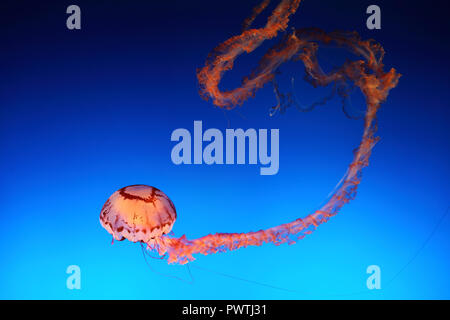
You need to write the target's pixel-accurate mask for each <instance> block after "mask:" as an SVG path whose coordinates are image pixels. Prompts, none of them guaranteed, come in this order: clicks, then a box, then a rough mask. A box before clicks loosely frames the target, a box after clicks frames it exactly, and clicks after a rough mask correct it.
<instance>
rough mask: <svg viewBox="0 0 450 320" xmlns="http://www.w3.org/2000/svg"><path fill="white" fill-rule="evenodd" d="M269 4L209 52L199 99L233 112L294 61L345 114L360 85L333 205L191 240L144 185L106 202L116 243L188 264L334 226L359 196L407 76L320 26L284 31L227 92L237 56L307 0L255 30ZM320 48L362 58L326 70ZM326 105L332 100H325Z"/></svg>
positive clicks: (284, 2)
mask: <svg viewBox="0 0 450 320" xmlns="http://www.w3.org/2000/svg"><path fill="white" fill-rule="evenodd" d="M269 2H270V0H264V1H263V2H262V3H261V4H260V5H259V6H257V7H256V8H255V9H254V10H253V13H252V15H251V16H250V17H249V18H248V19H246V20H245V22H244V25H243V30H242V33H241V34H240V35H236V36H233V37H231V38H229V39H228V40H226V41H224V42H223V43H221V44H220V45H218V46H217V47H216V48H215V49H214V50H213V51H212V52H211V53H210V54H209V56H208V58H207V60H206V63H205V66H204V67H203V68H201V69H199V70H198V72H197V79H198V82H199V88H200V95H201V97H203V98H204V99H205V100H211V101H212V103H213V104H214V105H215V106H216V107H219V108H224V109H232V108H234V107H236V106H239V105H242V104H243V103H244V102H245V101H246V100H247V99H249V98H251V97H254V96H255V93H256V91H257V90H259V89H260V88H262V87H263V86H264V85H265V84H267V83H270V82H273V80H274V77H275V74H276V72H277V70H278V67H279V66H280V65H282V64H283V63H285V62H286V61H289V60H292V61H300V62H302V63H303V64H304V66H305V73H306V76H305V80H306V81H307V82H308V83H310V84H311V85H312V86H313V87H318V86H327V85H333V86H334V88H336V90H335V91H336V93H337V94H338V95H339V96H340V98H341V100H342V102H343V104H344V105H343V109H344V111H345V101H346V98H347V96H348V94H349V92H348V90H346V89H345V88H347V87H355V88H359V89H360V90H361V92H362V94H363V95H364V96H365V100H366V105H367V106H366V112H365V115H364V119H363V120H364V128H363V133H362V137H361V141H360V143H359V145H358V146H357V148H356V149H355V150H354V151H353V159H352V161H351V162H350V164H349V165H348V167H347V171H346V172H345V174H344V177H343V178H342V179H341V180H340V181H339V183H338V185H337V186H336V188H335V189H334V190H333V192H332V193H331V194H330V195H329V196H328V199H327V201H326V202H325V203H324V204H323V205H322V206H321V207H320V208H319V209H318V210H316V211H314V212H313V213H311V214H309V215H306V216H305V217H304V218H298V219H296V220H294V221H291V222H288V223H284V224H281V225H278V226H274V227H272V228H268V229H265V230H259V231H250V232H247V233H214V234H208V235H206V236H203V237H200V238H197V239H192V240H190V239H188V238H187V237H186V236H185V235H183V236H181V237H179V238H177V237H174V236H171V235H170V234H169V232H170V230H171V229H172V227H173V224H174V222H175V219H176V211H175V207H174V205H173V203H172V201H170V199H169V198H168V197H167V196H166V195H165V194H164V193H163V192H162V191H160V190H158V189H156V188H153V187H149V186H143V185H139V186H130V187H126V188H122V189H120V190H118V191H116V192H115V193H114V194H113V195H112V196H111V197H110V198H109V199H108V201H106V203H105V205H104V206H103V209H102V211H101V214H100V221H101V224H102V226H103V227H104V228H105V229H106V230H107V231H108V232H109V233H111V234H112V235H113V237H114V239H117V240H123V239H128V240H130V241H132V242H141V243H145V244H147V248H148V249H149V250H155V251H156V252H157V253H158V254H159V255H161V256H163V257H165V256H167V262H168V263H179V264H186V263H188V262H189V261H192V260H194V259H195V258H194V255H195V254H204V255H208V254H214V253H219V252H225V251H228V250H236V249H239V248H245V247H247V246H260V245H262V244H264V243H273V244H275V245H280V244H283V243H287V244H293V243H295V242H296V241H298V240H300V239H302V238H304V237H305V236H306V235H309V234H311V233H312V232H313V231H314V230H316V228H317V227H318V226H319V225H321V224H323V223H325V222H327V221H329V219H330V218H331V217H333V216H335V215H336V214H338V213H339V211H340V210H341V209H342V207H344V205H346V204H347V203H349V202H350V201H351V200H353V199H354V198H355V197H356V193H357V189H358V186H359V185H360V183H361V179H362V170H363V169H364V168H365V167H367V166H368V165H369V158H370V155H371V153H372V149H373V147H374V146H375V144H376V143H377V141H378V139H379V138H378V137H377V136H375V133H376V131H377V124H376V115H377V112H378V110H379V109H380V106H381V103H383V102H385V101H386V99H387V97H388V95H389V92H390V90H391V89H392V88H394V87H396V86H397V83H398V80H399V78H400V76H401V75H400V74H399V73H397V71H396V70H395V69H394V68H391V69H390V70H389V71H385V70H384V65H383V57H384V53H385V52H384V49H383V47H382V46H381V45H380V44H378V43H377V42H375V41H374V40H371V39H369V40H362V39H361V38H360V37H359V35H358V34H357V33H356V32H343V31H334V32H330V33H327V32H325V31H322V30H320V29H317V28H303V29H299V30H294V31H293V32H292V33H288V34H286V35H285V36H284V37H283V38H282V40H281V41H280V42H279V43H278V44H276V45H275V46H273V47H272V48H270V49H269V50H268V52H267V53H266V54H265V55H264V56H263V57H262V58H261V60H260V61H259V63H258V64H257V66H256V68H255V69H254V70H253V71H252V72H251V73H250V74H249V75H248V76H245V77H244V78H243V79H242V82H241V85H240V86H239V87H237V88H235V89H231V90H228V91H221V90H220V88H219V84H220V82H221V79H222V77H223V75H224V73H225V72H227V71H229V70H231V69H232V68H233V65H234V62H235V60H236V58H237V57H238V56H240V55H241V54H243V53H246V54H250V53H251V52H253V51H254V50H255V49H256V48H258V47H259V46H260V45H261V44H262V43H263V42H264V41H265V40H268V39H273V38H275V37H276V36H277V34H278V33H279V32H282V31H285V30H286V28H287V26H288V22H289V18H290V16H291V15H292V14H294V13H295V12H296V11H297V8H298V6H299V4H300V2H301V0H281V1H280V2H279V4H278V5H277V7H276V8H275V9H274V10H273V12H272V13H271V15H270V16H269V18H268V20H267V23H266V24H265V26H263V27H261V28H252V27H251V24H252V23H253V21H254V20H255V18H256V16H257V15H259V14H260V13H261V12H262V11H263V10H265V9H266V8H267V7H268V4H269ZM320 45H324V46H327V45H333V46H337V47H340V48H343V49H346V50H348V51H350V52H351V53H353V54H354V55H355V56H357V57H358V59H357V60H354V61H351V60H348V61H346V62H345V63H344V64H343V65H342V66H341V67H339V68H335V69H333V70H332V71H330V72H329V73H325V72H324V71H323V69H322V68H321V67H320V65H319V61H318V58H317V51H318V49H319V46H320ZM279 100H280V101H281V99H279ZM327 100H328V97H327V99H325V100H324V101H323V103H325V102H326V101H327ZM323 103H322V102H321V103H318V104H316V105H322V104H323ZM282 109H283V105H282V104H281V103H279V104H278V105H277V106H276V107H275V108H274V109H273V110H272V112H271V114H274V112H275V111H276V110H280V111H281V110H282ZM307 109H308V110H310V109H312V108H307Z"/></svg>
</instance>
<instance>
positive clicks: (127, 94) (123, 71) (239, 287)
mask: <svg viewBox="0 0 450 320" xmlns="http://www.w3.org/2000/svg"><path fill="white" fill-rule="evenodd" d="M258 2H259V1H256V0H255V1H245V2H244V1H239V0H233V1H231V0H228V1H223V2H219V1H164V3H159V2H158V3H157V2H156V1H132V2H130V1H123V0H121V1H95V2H94V1H91V2H88V1H77V2H76V4H78V5H79V6H80V7H81V10H82V29H81V30H79V31H70V30H68V29H67V28H66V26H65V22H66V18H67V15H66V13H65V11H66V8H67V6H68V5H70V4H72V2H70V3H69V2H66V1H58V2H56V1H55V2H50V1H39V2H34V3H31V2H26V1H9V0H8V1H2V2H1V4H0V15H1V19H0V21H1V28H0V35H1V42H2V49H1V50H0V64H1V65H0V67H1V69H0V70H1V77H0V153H1V156H0V166H1V178H0V203H1V210H0V215H1V220H0V221H1V227H2V228H1V232H0V259H1V263H0V284H1V285H0V298H2V299H23V298H25V299H49V298H53V299H109V298H113V299H316V298H326V299H328V298H330V299H342V298H344V299H348V298H351V299H355V298H356V299H378V298H385V299H430V298H431V299H443V298H446V299H448V298H450V277H449V274H448V270H450V239H449V232H450V219H449V217H448V216H447V217H446V218H444V220H442V223H440V224H439V221H440V218H441V217H442V215H443V214H444V213H445V211H446V209H447V207H448V206H449V191H450V190H449V181H450V179H449V178H450V172H449V165H448V163H449V144H448V141H449V129H448V120H449V108H448V107H449V103H448V101H449V99H450V93H449V92H450V91H449V82H448V72H449V63H448V56H449V53H450V52H449V44H448V34H447V30H445V28H444V23H445V21H446V19H447V17H446V16H445V14H447V13H448V8H446V5H445V4H444V1H442V2H438V1H436V3H434V4H433V5H431V4H428V3H424V2H419V1H376V4H378V5H379V6H380V7H381V9H382V29H381V30H374V31H370V30H368V29H367V28H366V27H365V20H366V17H367V15H366V14H365V11H366V8H367V6H368V5H370V4H372V1H370V2H369V1H350V0H346V1H338V2H336V1H331V0H329V1H328V0H327V1H326V0H321V1H311V0H306V1H304V2H303V3H302V4H301V5H300V8H299V10H298V11H297V13H296V14H295V15H294V16H293V17H292V18H291V21H290V26H291V27H296V28H301V27H320V28H323V29H325V30H328V31H331V30H335V29H342V30H356V31H358V32H360V33H361V34H362V36H363V37H364V38H375V39H376V40H377V41H379V42H380V43H382V45H383V46H384V47H385V49H386V58H385V60H384V61H385V64H386V67H387V68H390V67H395V68H396V69H397V70H398V71H399V72H400V73H401V74H403V76H402V78H401V79H400V82H399V85H398V87H397V88H395V89H393V90H392V91H391V94H390V96H389V98H388V101H387V102H386V103H385V104H383V106H382V108H381V110H380V111H379V113H378V119H379V132H378V134H379V135H380V137H381V140H380V142H379V143H378V144H377V145H376V147H375V148H374V151H373V155H372V157H371V163H370V166H369V167H368V168H366V169H365V170H364V173H363V175H364V177H363V181H362V184H361V186H360V188H359V192H358V196H357V198H356V200H354V201H353V202H351V203H350V204H349V205H347V206H345V207H344V208H343V210H342V211H341V212H340V214H339V215H337V216H336V217H334V218H333V219H332V220H330V221H329V222H328V223H326V224H324V225H321V226H320V227H319V228H318V230H317V231H316V232H315V233H313V234H312V235H310V236H308V237H306V238H305V239H304V240H302V241H300V242H298V243H297V244H295V245H291V246H289V245H282V246H279V247H277V246H274V245H270V244H268V245H264V246H262V247H252V248H246V249H241V250H238V251H233V252H228V253H224V254H217V255H210V256H197V260H196V261H194V262H193V263H191V264H190V271H191V272H192V275H193V281H191V282H189V281H190V277H189V273H188V270H187V267H186V266H177V265H175V266H174V265H167V264H166V262H164V261H160V260H151V261H149V263H150V264H151V267H152V269H150V268H149V266H148V265H147V264H146V263H145V261H144V259H143V256H142V253H141V251H140V250H141V249H140V246H139V245H138V244H133V243H130V242H127V241H123V242H116V243H114V245H111V235H110V234H108V233H107V232H106V230H104V229H103V228H102V227H101V226H100V223H99V213H100V209H101V208H102V206H103V203H104V202H105V201H106V199H107V198H108V197H109V196H110V195H111V194H112V193H113V192H114V191H115V190H117V189H119V188H121V187H124V186H126V185H131V184H148V185H153V186H155V187H158V188H160V189H161V190H163V191H164V192H165V193H166V194H167V195H168V196H169V197H170V198H171V199H172V201H173V202H174V204H175V206H176V208H177V211H178V219H177V221H176V223H175V225H174V228H173V231H174V233H175V235H176V236H181V235H183V234H186V235H187V237H188V238H195V237H199V236H203V235H205V234H208V233H215V232H247V231H250V230H259V229H261V228H267V227H271V226H274V225H278V224H280V223H285V222H289V221H292V220H294V219H296V218H298V217H303V216H305V215H307V214H308V213H311V212H312V211H313V210H314V209H316V208H318V207H319V205H320V204H321V203H322V202H323V201H324V200H325V198H326V196H327V194H328V193H329V192H330V191H331V190H332V189H333V188H334V186H335V184H336V183H337V182H338V181H339V180H340V178H341V177H342V175H343V174H344V172H345V170H346V168H347V165H348V164H349V163H350V161H351V159H352V150H353V149H354V148H355V147H356V146H357V145H358V142H359V140H360V136H361V134H362V125H363V124H362V122H361V121H360V120H359V121H358V120H350V119H348V118H347V117H345V115H344V113H343V112H342V110H341V107H340V105H339V101H338V99H334V100H333V101H332V102H330V103H328V104H327V105H326V106H323V107H318V108H317V109H315V110H314V111H312V112H309V113H300V112H297V111H296V110H295V109H288V110H287V112H286V113H285V114H282V115H279V114H278V115H276V116H275V117H269V111H268V110H269V108H270V107H271V106H273V105H274V104H275V96H274V94H273V89H272V87H271V85H267V86H266V87H264V88H263V89H262V90H260V91H258V93H257V94H256V97H255V98H254V99H250V100H248V101H247V102H246V103H245V104H244V106H243V107H242V108H239V109H238V110H233V111H229V112H223V111H222V110H220V109H217V108H214V107H213V106H212V104H211V103H210V102H206V101H204V100H202V99H201V98H200V97H199V95H198V84H197V80H196V74H195V72H196V68H199V67H202V66H203V65H204V61H205V58H206V56H207V54H208V53H209V52H210V51H211V50H212V49H213V48H214V47H215V46H216V45H217V44H219V43H220V42H222V41H224V40H226V39H228V38H229V37H231V36H233V35H236V34H239V33H240V27H241V23H242V21H243V20H244V19H245V18H246V17H247V16H248V15H249V14H250V12H251V8H252V7H253V6H254V5H256V4H257V3H258ZM274 5H275V4H272V5H271V7H270V9H272V8H273V6H274ZM267 12H270V11H267ZM267 12H265V14H263V15H261V17H259V18H258V19H257V20H256V21H255V24H256V26H261V25H262V24H263V23H264V21H265V18H266V17H267ZM273 43H274V42H270V43H267V44H264V45H263V46H262V47H261V48H259V49H258V50H257V51H256V52H255V53H253V54H252V55H248V56H243V57H241V58H239V59H238V60H237V62H236V67H235V69H234V70H233V71H231V72H229V73H227V74H226V75H225V77H224V81H223V87H224V88H233V87H235V86H237V85H238V84H239V81H240V78H241V77H242V76H243V75H246V74H247V73H248V72H249V70H251V69H252V68H253V67H254V66H255V65H256V63H257V60H258V57H260V56H261V55H262V54H264V52H265V50H266V49H267V47H268V46H269V45H271V44H273ZM333 52H334V51H333V50H332V49H330V51H328V53H327V51H326V50H324V54H323V59H324V60H323V61H324V62H323V63H324V64H327V63H329V64H330V65H332V64H333V63H336V65H339V64H340V63H341V62H342V61H341V60H340V59H341V57H340V56H339V54H337V53H336V54H333ZM280 71H281V74H280V75H279V76H278V78H279V79H280V86H281V88H282V89H283V88H284V89H285V90H287V89H289V88H288V87H287V86H286V85H283V81H286V79H289V77H290V76H292V75H293V76H295V77H297V78H298V79H299V80H298V81H296V82H295V86H296V88H295V91H296V94H297V95H298V96H299V97H300V99H301V100H302V101H303V102H304V103H308V102H312V101H314V100H315V99H319V98H321V97H322V96H323V95H324V94H325V93H326V92H327V91H326V90H321V89H313V88H312V87H311V86H310V85H308V84H307V83H304V82H303V81H302V80H301V78H302V76H303V74H304V71H303V66H302V65H301V64H293V63H292V64H286V65H284V66H282V67H281V69H280ZM352 102H353V104H354V105H359V106H360V107H361V108H363V107H364V104H363V101H362V97H361V96H360V94H358V93H355V94H354V96H352ZM194 120H202V121H203V127H204V128H205V129H207V128H218V129H221V130H223V132H224V130H225V129H226V128H227V127H228V126H229V127H231V128H244V129H245V128H256V129H258V128H268V129H270V128H279V129H280V171H279V173H278V174H277V175H274V176H260V175H259V165H243V166H238V165H234V166H225V165H222V166H219V165H213V166H208V165H200V166H194V165H190V166H189V165H181V166H176V165H174V164H173V163H172V162H171V159H170V151H171V148H172V147H173V145H174V143H173V142H171V141H170V134H171V132H172V131H173V130H174V129H176V128H187V129H189V130H191V131H192V130H193V121H194ZM436 226H437V228H436ZM433 230H435V232H434V233H432V232H433ZM430 234H431V235H432V236H431V238H429V237H430ZM427 239H429V241H427ZM373 264H375V265H379V266H380V268H381V286H382V289H381V290H373V291H370V290H368V289H367V287H366V279H367V277H368V274H366V268H367V267H368V266H369V265H373ZM69 265H78V266H80V268H81V290H68V289H67V288H66V279H67V277H68V274H66V268H67V267H68V266H69ZM159 273H164V274H168V275H173V276H177V277H180V278H182V279H184V280H185V281H182V280H176V279H173V278H171V277H167V276H162V275H160V274H159ZM391 280H392V281H391Z"/></svg>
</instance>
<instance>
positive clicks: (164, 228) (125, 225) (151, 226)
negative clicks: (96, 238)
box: [100, 185, 177, 246]
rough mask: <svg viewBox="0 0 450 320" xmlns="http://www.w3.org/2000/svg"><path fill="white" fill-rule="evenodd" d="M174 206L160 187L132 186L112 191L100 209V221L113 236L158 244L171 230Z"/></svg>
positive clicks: (175, 215) (174, 215)
mask: <svg viewBox="0 0 450 320" xmlns="http://www.w3.org/2000/svg"><path fill="white" fill-rule="evenodd" d="M176 218H177V213H176V210H175V206H174V205H173V203H172V201H171V200H170V199H169V197H167V195H166V194H164V192H162V191H161V190H159V189H157V188H155V187H151V186H147V185H132V186H128V187H125V188H122V189H119V190H117V191H116V192H114V193H113V194H112V195H111V197H109V199H108V200H107V201H106V202H105V204H104V205H103V208H102V210H101V212H100V223H101V225H102V226H103V228H105V229H106V230H107V231H108V232H109V233H110V234H111V235H112V236H113V238H114V239H116V240H119V241H122V240H124V239H127V240H129V241H131V242H143V243H146V244H147V245H149V246H154V245H156V244H158V242H159V240H160V238H161V237H162V236H163V235H164V234H167V233H169V232H170V231H171V230H172V227H173V224H174V222H175V220H176Z"/></svg>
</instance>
